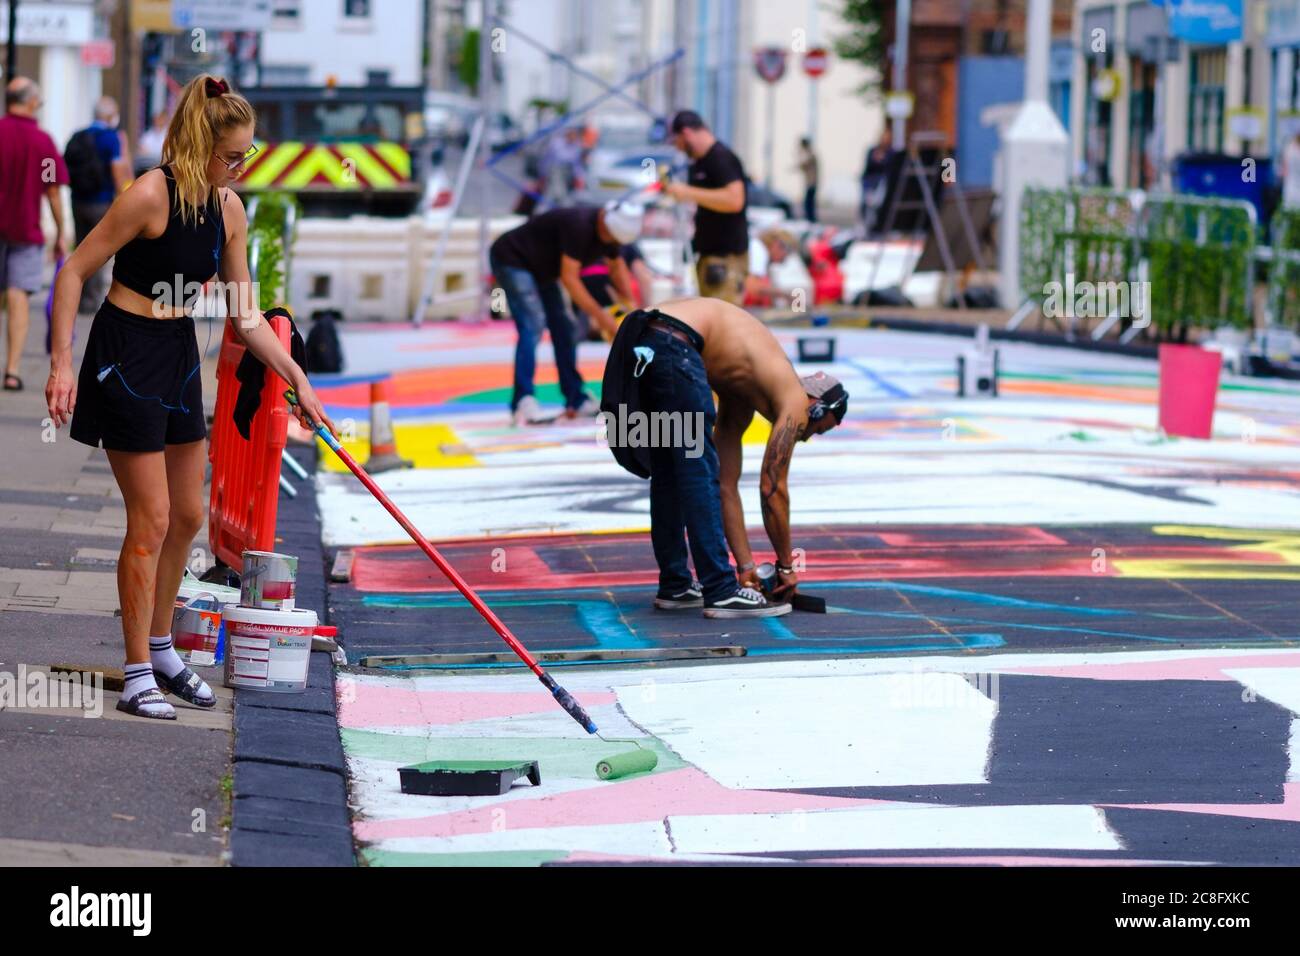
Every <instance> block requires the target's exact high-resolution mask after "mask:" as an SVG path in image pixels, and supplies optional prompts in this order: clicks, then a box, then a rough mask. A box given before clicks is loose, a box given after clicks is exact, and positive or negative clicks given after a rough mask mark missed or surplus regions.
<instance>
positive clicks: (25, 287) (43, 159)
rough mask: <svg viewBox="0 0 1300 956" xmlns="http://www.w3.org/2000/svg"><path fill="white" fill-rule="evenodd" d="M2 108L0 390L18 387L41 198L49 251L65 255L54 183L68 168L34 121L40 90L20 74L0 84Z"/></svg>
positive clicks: (39, 247) (37, 277)
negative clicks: (3, 339)
mask: <svg viewBox="0 0 1300 956" xmlns="http://www.w3.org/2000/svg"><path fill="white" fill-rule="evenodd" d="M5 108H6V113H5V115H4V117H3V118H0V288H3V289H4V290H5V306H6V310H7V312H8V313H9V335H8V346H9V349H8V353H7V354H6V359H5V376H4V390H5V391H8V392H14V391H18V390H19V389H21V388H22V387H23V380H22V379H21V378H19V377H18V363H19V362H20V361H21V360H22V356H23V345H24V344H25V343H26V341H27V316H28V304H27V297H28V296H29V295H30V294H31V293H33V292H35V291H36V290H37V289H39V288H40V287H41V278H42V272H43V266H44V257H43V255H42V252H43V250H44V248H45V234H44V233H43V232H41V197H42V196H44V197H45V198H46V199H47V200H49V203H50V213H51V214H52V215H53V216H54V225H55V228H56V229H57V232H56V234H55V238H54V255H55V256H56V257H60V256H64V255H66V254H67V251H68V247H67V240H66V235H67V234H66V232H65V230H64V228H63V201H62V197H61V196H60V195H59V187H60V186H66V185H67V184H68V170H67V167H66V166H64V164H63V157H62V156H60V155H59V151H58V149H57V148H55V145H54V140H52V139H50V137H49V134H47V133H46V132H45V131H44V130H42V129H41V128H40V127H39V126H37V125H36V113H37V111H38V110H39V109H40V108H41V90H40V87H38V86H37V85H36V84H35V83H33V82H32V81H31V80H29V79H27V77H24V76H16V77H14V78H13V80H11V81H10V82H9V85H8V86H7V87H5Z"/></svg>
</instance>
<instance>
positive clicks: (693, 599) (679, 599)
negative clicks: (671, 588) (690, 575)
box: [655, 584, 704, 611]
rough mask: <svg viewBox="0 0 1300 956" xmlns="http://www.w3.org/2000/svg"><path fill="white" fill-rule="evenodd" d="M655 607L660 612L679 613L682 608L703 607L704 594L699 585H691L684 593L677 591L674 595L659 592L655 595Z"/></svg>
mask: <svg viewBox="0 0 1300 956" xmlns="http://www.w3.org/2000/svg"><path fill="white" fill-rule="evenodd" d="M655 607H657V608H658V609H659V610H661V611H680V610H682V609H683V608H692V607H704V592H703V591H701V590H700V586H699V584H692V585H691V586H690V587H688V588H687V589H686V590H685V591H679V592H678V593H676V594H664V593H663V592H662V591H660V592H659V593H658V594H656V595H655Z"/></svg>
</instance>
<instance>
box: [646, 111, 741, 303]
mask: <svg viewBox="0 0 1300 956" xmlns="http://www.w3.org/2000/svg"><path fill="white" fill-rule="evenodd" d="M668 129H669V134H670V136H671V137H672V142H673V145H674V146H676V147H677V148H678V149H679V150H681V151H682V152H684V153H685V154H686V155H687V156H689V157H690V158H691V160H692V162H691V167H690V170H689V173H688V177H689V179H690V183H689V184H687V183H679V182H672V183H669V184H668V185H667V187H666V188H665V190H664V191H665V192H666V193H667V194H668V195H669V196H671V197H672V198H673V199H675V200H676V201H678V202H692V203H695V207H696V209H695V239H694V242H693V245H694V246H695V253H696V255H697V256H699V258H698V259H697V260H696V262H695V277H696V280H697V282H698V284H699V287H700V295H702V296H708V297H711V298H715V299H724V300H726V301H727V302H730V303H731V304H732V305H740V304H741V301H742V300H743V298H744V292H745V277H746V276H747V275H749V224H748V222H747V221H746V218H745V207H746V198H745V168H744V167H743V166H742V165H741V164H740V159H739V158H738V157H737V156H736V154H735V153H733V152H732V151H731V150H730V149H728V148H727V147H726V146H725V145H723V144H722V143H720V142H718V139H717V137H716V136H714V135H713V133H712V132H711V131H710V130H709V128H708V127H707V126H706V125H704V120H702V119H700V115H699V114H698V113H695V112H692V111H691V110H682V111H680V112H679V113H678V114H677V115H676V116H674V117H673V120H672V123H671V124H670V125H669V127H668Z"/></svg>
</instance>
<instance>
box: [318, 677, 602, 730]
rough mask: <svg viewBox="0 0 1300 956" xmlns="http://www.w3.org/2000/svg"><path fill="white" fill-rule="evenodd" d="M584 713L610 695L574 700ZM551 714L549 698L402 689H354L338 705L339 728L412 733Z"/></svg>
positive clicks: (551, 699)
mask: <svg viewBox="0 0 1300 956" xmlns="http://www.w3.org/2000/svg"><path fill="white" fill-rule="evenodd" d="M576 696H577V697H578V699H579V700H580V702H581V703H582V705H583V706H584V707H587V708H591V707H600V706H602V705H605V704H613V703H615V702H616V701H617V699H618V698H617V697H615V695H614V694H613V693H612V692H610V691H601V692H599V693H592V692H584V693H582V694H578V695H576ZM549 710H554V711H555V712H556V713H557V714H558V713H561V711H560V709H559V705H557V704H556V703H555V698H554V697H552V696H551V695H550V694H547V693H545V692H544V691H538V692H536V693H533V692H531V691H529V692H524V693H481V692H471V691H445V690H437V691H433V690H409V689H407V688H402V687H374V686H369V685H364V684H362V685H358V686H357V693H356V699H355V700H350V701H349V700H343V699H340V701H339V726H340V727H349V728H361V727H412V726H419V725H428V724H463V723H468V722H470V721H473V720H489V719H491V718H494V717H522V716H523V715H525V714H540V713H545V712H546V711H549Z"/></svg>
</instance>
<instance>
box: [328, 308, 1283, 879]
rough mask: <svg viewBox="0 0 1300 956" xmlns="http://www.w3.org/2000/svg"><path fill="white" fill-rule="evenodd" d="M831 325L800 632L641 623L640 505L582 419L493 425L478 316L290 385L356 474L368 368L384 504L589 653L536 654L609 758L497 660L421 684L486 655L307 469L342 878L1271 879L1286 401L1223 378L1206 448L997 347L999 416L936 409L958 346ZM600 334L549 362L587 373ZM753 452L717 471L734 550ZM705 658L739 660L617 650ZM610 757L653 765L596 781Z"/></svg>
mask: <svg viewBox="0 0 1300 956" xmlns="http://www.w3.org/2000/svg"><path fill="white" fill-rule="evenodd" d="M820 331H823V330H819V332H820ZM798 334H799V333H797V332H795V331H782V332H780V333H779V337H780V338H781V339H782V341H783V342H784V343H785V344H786V345H787V348H788V350H789V351H790V352H791V353H793V352H794V350H795V338H796V336H797V335H798ZM836 334H837V343H838V349H837V352H838V361H837V362H836V363H835V364H834V366H833V367H832V371H833V372H834V373H835V374H837V375H839V376H840V377H841V378H842V379H843V380H844V382H845V384H846V387H847V388H848V390H849V391H850V393H851V395H852V396H853V399H852V402H851V410H850V417H849V418H848V419H846V422H845V425H844V426H843V427H842V428H841V429H837V430H836V431H835V432H833V433H832V434H831V435H829V436H826V437H825V438H818V439H817V440H815V441H813V442H811V443H809V444H807V445H806V446H800V448H799V450H798V451H797V452H796V454H795V461H794V466H793V469H792V473H791V487H792V522H793V526H794V529H795V543H796V545H797V546H798V547H799V548H801V549H802V551H801V553H800V558H801V560H802V561H803V564H804V567H803V570H802V572H801V579H802V582H803V583H802V584H801V590H802V591H805V592H806V593H810V594H814V595H817V596H821V597H824V598H825V599H826V601H827V605H828V608H827V613H825V614H809V613H801V612H799V613H794V614H791V615H788V616H786V617H783V618H778V619H769V620H766V621H750V622H717V621H709V620H706V619H704V618H703V617H701V616H700V615H698V614H695V613H685V614H683V613H676V614H666V613H662V612H656V611H654V610H653V608H652V606H651V599H652V597H653V593H654V587H655V581H656V575H655V568H654V562H653V558H652V555H651V550H650V545H649V541H648V536H647V535H646V533H645V532H646V530H647V529H648V524H649V519H648V515H649V508H648V493H647V487H646V485H645V483H643V482H640V481H638V480H636V479H634V478H632V477H631V476H630V475H627V474H626V473H624V472H622V471H621V470H619V469H618V468H617V466H616V465H615V464H614V463H613V461H612V459H611V458H610V455H609V452H608V450H607V449H605V448H603V447H601V446H600V443H599V441H598V436H597V430H596V428H595V426H594V425H593V424H592V423H591V422H565V421H560V422H557V423H556V424H555V425H552V426H549V427H545V428H532V429H515V428H512V427H510V426H509V424H508V421H507V415H506V411H505V403H506V401H507V400H508V384H509V380H510V365H509V354H510V350H511V348H512V347H513V334H512V331H511V330H510V329H509V328H506V327H503V326H502V325H501V324H499V323H498V324H490V325H485V326H479V327H465V326H455V327H450V326H448V327H440V326H436V327H432V328H428V329H423V330H420V331H419V332H406V331H403V332H392V331H391V330H390V331H383V332H381V331H378V330H372V329H361V330H349V332H348V333H347V335H346V337H345V343H346V350H347V353H348V355H349V357H350V365H349V369H348V373H347V375H346V376H339V377H334V378H331V377H328V376H326V377H323V378H322V379H321V381H320V384H319V387H318V391H319V393H320V394H321V396H322V398H323V399H324V400H325V401H326V403H327V405H328V406H329V408H330V411H331V414H332V415H333V416H334V417H335V419H336V421H340V420H347V419H348V418H351V419H352V422H351V425H352V427H353V430H354V432H355V435H354V439H353V441H352V442H351V444H352V447H353V450H354V453H356V454H358V455H359V457H361V458H362V459H364V457H365V454H366V452H367V450H368V449H367V444H366V437H367V431H368V429H367V424H366V421H365V417H366V415H367V412H368V409H367V402H368V399H369V379H368V378H367V375H368V374H369V373H372V372H374V371H375V370H377V369H379V368H383V367H385V363H387V367H396V368H397V369H399V370H398V371H397V372H395V373H394V374H393V375H392V377H391V380H390V384H389V393H390V400H391V401H392V405H393V416H394V421H395V423H396V434H397V440H398V445H399V451H400V452H401V453H402V454H403V455H405V456H406V457H408V458H413V459H415V461H416V464H417V467H416V468H415V469H414V470H410V471H401V472H389V473H385V474H382V475H380V476H379V477H378V481H379V483H380V484H381V486H383V487H384V489H385V491H386V492H387V493H388V494H389V495H391V496H392V497H393V498H394V500H395V501H396V502H397V504H398V505H399V507H401V508H402V509H403V510H404V511H405V512H406V513H407V514H408V515H409V516H410V517H411V518H412V519H413V520H414V521H415V522H416V524H417V525H419V526H420V528H421V529H422V530H423V531H424V532H425V533H426V534H427V535H429V537H431V538H433V539H434V540H437V541H439V542H440V545H439V546H440V548H442V550H443V551H444V553H445V555H446V556H447V557H448V559H449V560H450V561H451V562H452V564H454V565H455V566H456V567H457V569H458V570H459V571H460V572H461V573H462V574H463V575H464V576H465V578H466V579H467V580H468V581H469V582H470V583H471V585H472V586H474V587H475V588H477V589H479V590H480V591H481V593H482V594H483V596H484V598H485V599H486V600H487V601H488V603H489V604H490V605H491V606H492V607H493V608H494V610H495V611H496V612H497V613H498V614H499V615H500V616H501V618H502V619H503V620H504V621H505V622H506V623H507V624H508V625H509V626H510V627H511V628H512V629H513V630H514V631H515V633H517V634H518V635H519V636H520V638H521V639H522V640H524V642H525V643H527V644H528V645H529V646H530V647H531V648H532V649H534V650H535V651H538V652H545V651H556V650H567V651H579V652H584V653H589V654H596V655H599V654H609V655H618V656H619V660H617V661H616V662H611V663H605V664H598V665H594V666H593V665H586V666H578V665H567V664H557V665H555V667H556V670H557V671H561V672H562V674H563V680H564V683H565V685H566V687H568V688H569V690H571V691H572V692H574V693H575V694H576V695H577V696H578V697H579V699H580V700H581V701H582V702H583V704H584V706H586V707H587V709H588V710H589V712H590V713H591V714H592V716H593V718H594V719H595V720H596V722H597V724H598V725H599V726H600V727H601V731H602V734H603V735H604V737H605V738H606V740H602V739H599V738H594V737H589V736H588V735H586V734H584V733H583V732H582V730H581V729H580V728H579V727H578V726H577V725H576V724H574V723H573V722H572V721H571V720H570V719H569V717H568V716H567V715H565V714H564V713H563V712H562V711H560V710H559V709H558V708H556V707H555V705H554V701H553V700H552V699H551V697H550V695H549V694H547V693H546V692H545V691H544V690H543V689H542V688H541V687H540V686H539V685H538V684H537V682H536V680H535V679H534V678H533V677H531V676H530V675H529V674H528V673H527V672H526V671H524V670H523V669H522V667H519V666H505V667H493V668H491V669H487V668H485V665H484V663H483V662H482V661H481V660H474V659H471V660H469V661H460V662H458V663H456V664H455V665H454V666H453V665H450V664H445V663H444V664H439V665H437V666H436V668H435V666H434V661H431V659H430V655H448V654H460V655H466V654H468V655H473V654H480V655H481V654H487V653H499V652H501V651H502V650H504V646H503V645H502V644H501V642H500V640H499V638H498V637H497V636H496V635H495V634H494V632H492V631H491V630H490V629H489V628H488V627H487V625H486V624H484V623H483V621H482V620H481V618H479V617H478V615H477V614H476V613H475V612H474V611H473V609H472V608H470V607H469V605H468V604H467V603H466V602H465V601H464V599H463V598H462V597H461V596H460V595H459V594H458V593H457V592H455V591H454V589H452V588H451V587H450V585H449V584H448V582H447V581H446V580H445V579H443V578H442V576H441V575H440V574H439V572H438V571H437V570H436V568H434V567H433V566H432V565H431V564H430V563H429V562H428V560H427V559H426V558H425V557H424V556H423V554H422V553H420V552H419V551H418V549H416V548H415V547H414V546H413V545H411V544H410V543H409V542H407V541H405V540H404V539H403V536H402V533H401V531H400V529H399V528H397V526H396V525H395V524H394V523H393V522H392V519H391V517H389V516H388V515H387V514H386V513H385V512H384V511H383V510H382V509H381V508H380V507H379V506H378V505H377V504H375V503H374V502H373V501H372V499H370V497H369V496H368V495H367V494H366V493H365V492H364V490H363V489H362V488H360V486H359V485H358V484H357V483H356V482H355V480H353V479H352V478H351V477H350V476H348V475H345V474H341V473H340V472H339V471H338V470H337V469H333V470H331V469H328V468H327V469H325V470H323V471H322V473H320V474H318V477H317V487H318V493H319V502H320V507H321V511H322V518H323V527H324V538H325V543H326V545H327V546H328V547H329V548H331V549H337V548H347V549H350V550H351V551H352V552H353V563H352V574H351V580H350V581H348V582H346V583H335V584H332V585H331V586H330V593H329V606H330V619H331V621H332V622H333V623H336V624H338V625H339V626H340V634H341V635H342V638H343V641H344V644H345V646H346V654H347V658H348V662H349V663H348V665H347V667H345V668H344V669H343V671H342V672H341V673H340V674H339V684H338V687H339V698H340V724H341V728H342V735H343V743H344V747H345V751H346V753H347V757H348V765H349V771H350V773H351V778H352V779H351V788H352V798H351V799H352V803H353V805H354V807H356V808H357V809H356V817H355V824H354V831H355V835H356V837H357V839H358V841H359V843H360V844H361V846H362V847H363V850H362V854H363V857H364V859H365V861H366V862H368V863H369V864H371V865H394V866H397V865H526V866H534V865H548V866H560V865H583V864H591V863H645V862H655V863H693V864H700V863H729V864H747V865H785V864H790V863H802V862H817V863H843V864H895V865H897V864H918V865H919V864H927V863H945V864H954V863H960V864H969V865H1125V866H1131V865H1141V864H1152V863H1159V864H1180V865H1181V864H1222V863H1249V864H1287V865H1295V864H1297V863H1300V769H1298V766H1297V759H1298V758H1297V754H1298V753H1300V750H1298V749H1297V747H1298V746H1300V744H1298V743H1297V742H1298V741H1300V619H1297V617H1296V614H1295V608H1296V607H1297V606H1300V583H1298V582H1300V507H1297V504H1300V501H1298V500H1297V488H1298V487H1300V485H1298V484H1297V478H1298V477H1300V424H1298V423H1300V388H1296V387H1294V386H1292V385H1291V384H1290V383H1284V382H1283V383H1279V382H1268V381H1261V380H1252V379H1238V378H1233V377H1228V378H1225V380H1224V384H1223V387H1222V388H1221V393H1220V402H1219V407H1218V413H1217V416H1216V420H1215V438H1214V439H1213V440H1211V441H1192V440H1187V439H1165V438H1163V437H1162V436H1161V435H1160V434H1159V433H1157V432H1156V430H1155V394H1156V384H1157V383H1156V377H1155V366H1154V363H1153V362H1150V361H1144V360H1135V359H1131V358H1125V357H1116V356H1110V355H1101V354H1085V353H1079V352H1072V351H1067V350H1061V349H1050V348H1043V347H1036V346H1027V345H1015V344H1011V345H1006V344H1000V346H999V347H1000V348H1002V349H1003V354H1002V358H1001V367H1002V368H1003V370H1004V374H1003V381H1002V383H1001V389H1000V390H1001V397H999V398H997V399H982V400H967V399H957V398H955V397H954V395H953V392H954V388H955V383H954V378H953V371H954V363H955V355H956V353H957V352H958V351H959V349H960V348H962V347H963V346H964V344H965V343H964V342H963V340H961V339H956V338H947V337H942V336H927V335H917V334H906V333H893V332H883V331H875V330H871V331H853V332H840V333H836ZM603 349H604V347H603V346H601V345H583V346H582V354H581V365H582V368H583V372H584V375H585V376H586V377H587V378H588V380H589V381H591V382H595V383H597V384H598V379H599V373H600V365H601V360H602V357H603ZM544 353H545V348H543V349H542V350H541V352H540V353H539V368H540V369H541V370H542V373H543V377H542V378H541V379H540V382H541V386H540V388H539V397H540V398H541V400H542V401H543V402H549V403H551V404H553V405H554V404H557V403H558V392H556V390H555V388H554V377H553V372H552V373H551V378H550V379H549V380H548V379H547V378H546V377H545V374H546V372H545V370H546V369H547V368H548V363H549V357H548V356H547V355H546V354H544ZM354 357H355V361H353V358H354ZM593 391H594V389H593ZM765 440H766V432H765V430H764V427H763V426H762V425H761V424H759V425H756V426H755V427H754V428H752V429H751V431H750V433H749V434H748V435H747V436H746V441H745V444H746V469H747V471H749V472H750V474H749V475H747V476H746V477H745V478H744V479H742V495H743V497H744V500H745V506H746V511H747V515H748V517H749V520H750V524H751V532H750V533H751V538H752V539H753V541H754V543H755V546H756V547H757V548H758V549H759V550H760V552H761V551H762V549H763V548H764V546H765V544H766V538H765V535H764V533H763V530H762V528H761V525H760V524H759V521H760V511H759V503H758V498H757V488H756V483H755V478H754V475H755V474H756V472H757V468H758V462H759V457H760V456H761V454H762V446H763V442H764V441H765ZM323 460H324V459H323ZM719 625H725V626H721V627H720V626H719ZM719 647H726V648H728V649H729V653H732V654H741V655H743V656H741V657H729V658H727V659H726V660H725V661H724V662H718V661H717V660H710V661H708V662H704V661H702V660H690V661H682V660H671V661H664V660H651V659H652V658H653V657H654V656H655V655H656V654H657V653H660V652H665V651H671V652H673V653H677V652H681V653H682V654H687V655H689V654H695V655H697V656H698V655H699V654H702V653H705V652H706V651H707V650H708V649H711V648H719ZM397 657H401V658H403V660H402V661H397V660H394V658H397ZM381 658H386V660H381ZM362 661H367V662H368V664H369V665H371V666H362V665H361V662H362ZM638 662H640V663H638ZM636 747H642V748H647V749H650V750H653V751H654V752H655V754H656V755H657V756H658V765H657V767H656V768H655V770H654V771H652V772H650V773H643V774H639V775H635V776H631V777H628V778H624V779H621V780H617V781H610V782H606V781H601V780H599V779H598V778H597V776H596V773H595V765H596V763H597V761H599V760H600V759H602V758H604V757H607V756H609V755H611V754H616V753H620V752H622V751H625V750H630V749H633V748H636ZM434 759H437V760H497V759H503V760H504V759H509V760H523V759H527V760H537V761H539V764H540V767H541V777H542V782H541V784H540V786H537V787H533V786H529V785H527V784H522V783H521V784H518V785H516V786H515V787H514V788H513V789H512V790H511V791H510V792H509V793H507V794H505V795H503V796H501V797H479V798H468V797H464V798H460V797H421V796H408V795H403V794H402V793H401V792H400V788H399V783H398V774H397V770H398V768H399V767H402V766H405V765H408V764H411V763H417V762H421V761H425V760H434Z"/></svg>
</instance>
